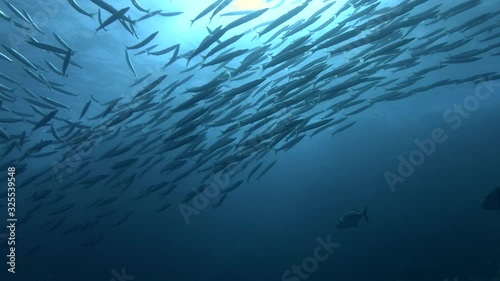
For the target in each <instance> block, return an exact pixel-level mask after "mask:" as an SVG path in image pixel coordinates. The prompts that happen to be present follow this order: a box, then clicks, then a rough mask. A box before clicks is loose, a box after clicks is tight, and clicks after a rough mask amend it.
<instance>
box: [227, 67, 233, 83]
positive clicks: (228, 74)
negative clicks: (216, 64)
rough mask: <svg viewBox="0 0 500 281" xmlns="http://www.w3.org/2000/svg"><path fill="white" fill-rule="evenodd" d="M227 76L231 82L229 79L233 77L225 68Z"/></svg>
mask: <svg viewBox="0 0 500 281" xmlns="http://www.w3.org/2000/svg"><path fill="white" fill-rule="evenodd" d="M226 73H227V76H229V82H231V79H232V78H233V77H232V76H231V72H230V71H229V70H226Z"/></svg>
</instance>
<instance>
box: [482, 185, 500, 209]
mask: <svg viewBox="0 0 500 281" xmlns="http://www.w3.org/2000/svg"><path fill="white" fill-rule="evenodd" d="M481 207H482V209H483V210H488V211H492V210H500V186H498V187H497V188H495V189H494V190H493V191H492V192H490V193H489V194H488V196H486V198H485V199H484V201H483V203H482V204H481Z"/></svg>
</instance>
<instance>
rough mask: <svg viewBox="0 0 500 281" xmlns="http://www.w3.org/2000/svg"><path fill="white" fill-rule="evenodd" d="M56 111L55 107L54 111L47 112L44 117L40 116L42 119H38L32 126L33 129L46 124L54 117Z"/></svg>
mask: <svg viewBox="0 0 500 281" xmlns="http://www.w3.org/2000/svg"><path fill="white" fill-rule="evenodd" d="M57 112H58V111H57V109H56V110H54V111H51V112H49V113H48V114H47V115H45V116H44V117H42V119H40V121H38V122H37V123H36V125H35V127H34V128H33V131H34V130H36V129H38V128H40V127H42V126H44V125H45V124H47V123H48V122H49V121H50V120H52V118H54V116H56V114H57Z"/></svg>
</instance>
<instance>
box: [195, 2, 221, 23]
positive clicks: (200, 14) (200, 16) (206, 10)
mask: <svg viewBox="0 0 500 281" xmlns="http://www.w3.org/2000/svg"><path fill="white" fill-rule="evenodd" d="M222 1H224V0H217V1H215V2H213V3H212V4H211V5H210V6H208V7H206V8H205V10H203V11H202V12H201V13H199V14H198V15H197V16H196V18H194V19H193V20H191V26H193V24H194V22H195V21H197V20H199V19H201V18H202V17H204V16H205V15H207V14H208V13H210V12H211V11H212V10H213V9H215V8H217V6H219V5H220V4H221V3H222Z"/></svg>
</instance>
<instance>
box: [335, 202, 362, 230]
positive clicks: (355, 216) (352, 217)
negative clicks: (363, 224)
mask: <svg viewBox="0 0 500 281" xmlns="http://www.w3.org/2000/svg"><path fill="white" fill-rule="evenodd" d="M367 210H368V206H367V207H365V210H364V211H363V212H359V211H356V209H355V208H354V209H352V210H351V211H348V212H346V213H345V214H343V215H342V217H341V218H340V219H339V221H338V224H337V228H340V229H343V228H351V227H358V223H359V221H360V220H361V218H362V217H364V218H365V219H366V221H368V215H367Z"/></svg>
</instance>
